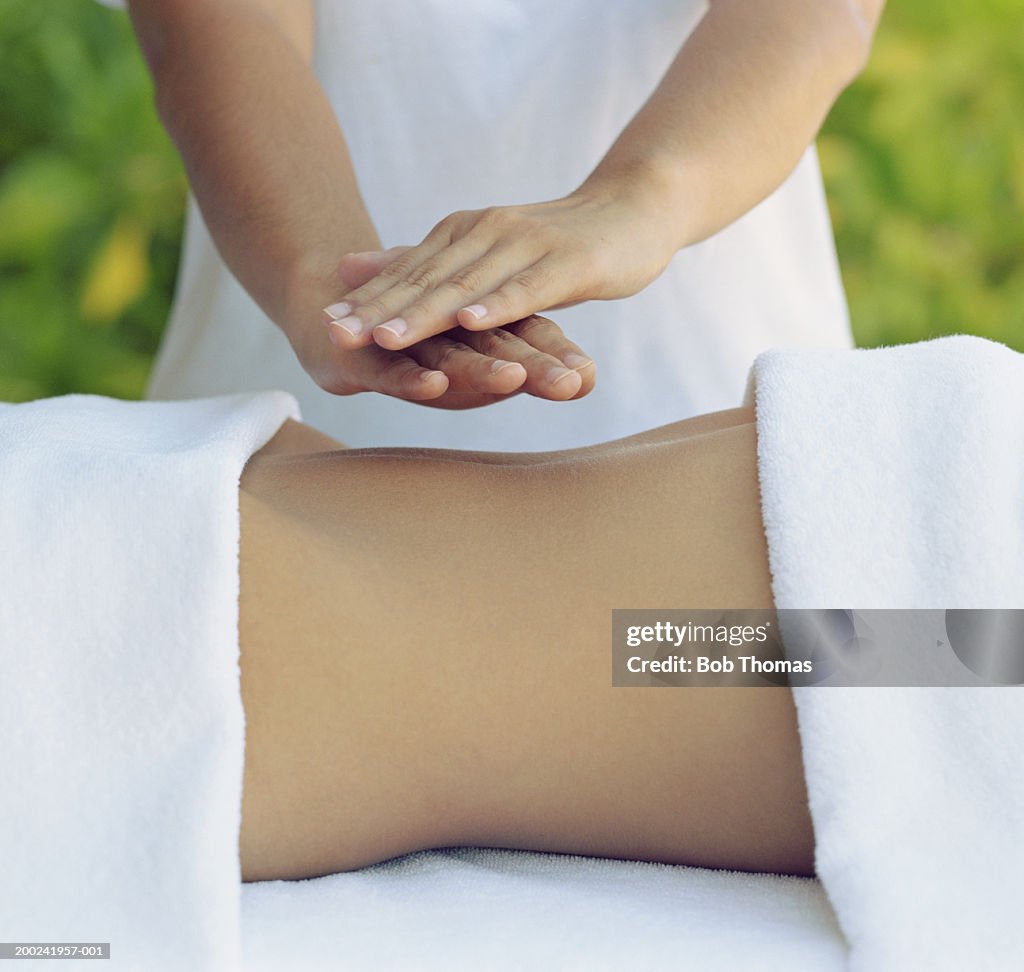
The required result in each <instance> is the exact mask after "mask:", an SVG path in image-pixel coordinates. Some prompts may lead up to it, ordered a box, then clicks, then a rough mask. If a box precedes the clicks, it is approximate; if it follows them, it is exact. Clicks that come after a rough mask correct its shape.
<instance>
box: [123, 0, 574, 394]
mask: <svg viewBox="0 0 1024 972" xmlns="http://www.w3.org/2000/svg"><path fill="white" fill-rule="evenodd" d="M129 7H130V12H131V16H132V21H133V24H134V26H135V31H136V34H137V36H138V39H139V43H140V45H141V47H142V50H143V52H144V54H145V57H146V60H147V62H148V64H149V67H150V70H151V72H152V75H153V79H154V83H155V86H156V104H157V109H158V111H159V113H160V117H161V119H162V120H163V122H164V125H165V127H166V128H167V130H168V132H169V133H170V135H171V137H172V138H173V140H174V142H175V144H176V145H177V147H178V150H179V152H180V154H181V157H182V159H183V160H184V163H185V168H186V170H187V172H188V176H189V180H190V183H191V186H192V189H193V192H194V193H195V196H196V199H197V201H198V203H199V206H200V208H201V209H202V212H203V216H204V218H205V221H206V224H207V226H208V228H209V230H210V233H211V235H212V237H213V239H214V241H215V242H216V244H217V248H218V250H219V251H220V253H221V255H222V256H223V258H224V260H225V262H226V263H227V265H228V266H229V267H230V269H231V270H232V272H233V273H234V274H235V276H236V277H237V278H238V280H239V281H240V282H241V284H242V285H243V286H244V287H245V289H246V290H247V291H248V292H249V294H250V295H251V296H252V297H253V299H254V300H256V302H257V303H258V304H259V305H260V306H261V307H262V308H263V310H264V311H265V312H266V314H267V316H268V317H270V318H271V320H273V321H274V322H275V323H277V324H278V325H279V326H280V327H281V328H282V330H283V331H284V333H285V334H286V335H287V336H288V338H289V340H290V342H291V344H292V347H293V348H294V349H295V352H296V354H297V355H298V357H299V360H300V361H301V362H302V364H303V366H304V367H305V368H306V370H307V371H308V372H309V373H310V375H311V376H312V377H313V378H314V379H315V380H316V381H317V382H318V383H319V384H320V385H321V386H322V387H324V388H325V389H327V390H328V391H332V392H335V393H338V394H348V393H351V392H356V391H363V390H374V391H381V392H384V393H385V394H390V395H395V396H397V397H401V398H410V399H415V400H418V401H430V402H431V403H432V404H444V405H447V406H449V407H465V406H467V405H470V404H474V405H475V404H485V403H487V402H488V401H492V400H498V399H500V398H503V397H506V396H507V394H509V393H513V392H515V391H517V390H519V389H520V388H522V390H525V391H528V392H530V393H532V394H538V395H541V396H543V397H549V398H563V397H566V395H565V394H564V393H563V392H562V391H553V390H552V385H551V383H550V382H547V383H545V380H543V379H539V380H534V377H535V376H547V375H548V374H549V373H550V372H551V369H552V368H553V367H555V366H559V365H561V363H562V362H561V360H559V359H555V358H552V357H551V356H550V355H549V354H546V353H545V354H541V355H539V356H538V355H536V354H533V353H532V352H534V349H535V348H543V351H545V352H551V353H552V354H557V355H559V358H560V359H561V358H564V357H565V356H566V355H567V354H571V353H575V352H579V348H577V347H576V346H575V345H571V346H570V344H569V342H567V341H565V340H564V337H563V336H562V335H561V332H560V331H557V328H554V329H553V330H552V328H553V325H552V326H550V327H548V328H547V329H545V328H533V329H531V331H530V334H531V338H530V339H529V341H527V340H525V339H520V338H519V337H516V338H514V339H512V340H511V346H510V348H509V355H508V357H513V359H514V362H513V366H512V368H505V369H504V370H502V372H501V374H500V375H499V374H497V373H496V369H492V366H493V365H494V362H495V359H494V358H493V357H491V356H488V355H484V354H479V353H477V351H478V350H479V349H478V348H469V347H466V348H465V349H460V350H459V351H458V353H456V354H453V353H452V352H451V344H452V342H451V341H450V340H448V339H447V338H445V339H444V340H443V341H442V342H440V343H439V342H434V343H432V344H427V345H425V346H424V347H422V348H419V349H417V350H416V352H415V353H414V352H410V353H409V354H408V355H406V354H402V355H395V354H392V353H387V352H384V353H382V351H381V349H380V348H369V349H363V350H362V351H361V352H360V353H358V354H353V353H352V352H351V351H348V350H344V349H340V348H337V347H335V346H333V345H332V344H331V342H330V341H329V340H328V332H327V330H326V329H325V328H324V325H323V322H322V320H321V314H320V309H321V308H322V307H323V306H324V305H325V304H328V303H331V302H334V301H337V300H338V299H339V298H340V297H341V296H342V295H343V294H344V293H345V291H346V290H347V289H348V288H347V287H345V286H344V285H343V283H342V280H341V277H340V276H339V275H338V263H339V260H340V259H341V257H342V256H343V255H344V254H346V253H350V252H354V251H365V250H375V249H378V248H379V247H380V240H379V238H378V236H377V232H376V230H375V229H374V226H373V224H372V222H371V219H370V216H369V214H368V213H367V210H366V207H365V205H364V203H363V199H362V197H361V195H360V192H359V187H358V185H357V182H356V176H355V172H354V170H353V166H352V161H351V158H350V156H349V151H348V146H347V145H346V142H345V138H344V135H343V134H342V131H341V128H340V126H339V124H338V121H337V119H336V118H335V116H334V112H333V110H332V109H331V106H330V104H329V102H328V100H327V97H326V95H325V94H324V92H323V90H322V89H321V87H320V85H319V83H318V81H317V80H316V77H315V76H314V74H313V71H312V68H311V64H312V56H313V31H314V16H313V5H312V2H311V0H130V4H129ZM474 338H475V335H474V336H471V337H470V338H469V342H467V343H471V342H472V341H473V339H474ZM538 338H542V339H540V340H539V339H538ZM524 348H525V351H524ZM538 359H539V360H538ZM433 369H442V370H438V371H435V370H433ZM563 370H564V369H563ZM592 385H593V381H592V378H591V379H587V381H586V382H584V383H582V385H581V382H580V381H578V380H577V381H576V382H575V383H574V384H572V385H571V387H572V390H571V392H570V393H569V395H570V397H571V395H572V394H574V393H578V394H585V393H586V392H587V391H589V390H590V387H592ZM565 387H566V384H565V383H563V384H562V386H561V388H562V389H564V388H565ZM449 393H451V394H449ZM459 396H462V397H461V398H460V397H459Z"/></svg>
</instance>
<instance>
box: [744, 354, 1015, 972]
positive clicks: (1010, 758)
mask: <svg viewBox="0 0 1024 972" xmlns="http://www.w3.org/2000/svg"><path fill="white" fill-rule="evenodd" d="M751 388H752V389H753V391H754V395H755V399H756V410H757V431H758V465H759V475H760V485H761V494H762V505H763V511H764V524H765V533H766V536H767V540H768V549H769V560H770V566H771V572H772V586H773V590H774V595H775V601H776V606H777V607H778V608H815V609H854V610H856V609H872V608H929V609H951V608H1021V607H1024V356H1022V355H1020V354H1018V353H1016V352H1014V351H1011V350H1010V349H1009V348H1006V347H1004V346H1003V345H1000V344H996V343H994V342H991V341H987V340H983V339H981V338H975V337H967V336H955V337H948V338H941V339H937V340H933V341H928V342H924V343H920V344H913V345H906V346H901V347H890V348H881V349H872V350H857V351H796V350H793V351H788V350H775V351H769V352H766V353H764V354H762V355H761V356H760V357H759V358H758V359H757V361H756V362H755V364H754V367H753V369H752V372H751ZM794 697H795V701H796V707H797V715H798V720H799V727H800V737H801V745H802V749H803V759H804V765H805V771H806V778H807V788H808V794H809V799H810V809H811V814H812V818H813V821H814V829H815V835H816V840H817V852H816V854H817V856H816V863H817V871H818V875H819V877H820V878H821V880H822V883H823V884H824V887H825V890H826V892H827V893H828V896H829V898H830V900H831V902H832V905H833V907H834V909H835V912H836V916H837V918H838V921H839V924H840V927H841V928H842V930H843V933H844V935H845V937H846V939H847V942H848V945H849V948H850V960H849V967H850V968H851V970H854V972H890V970H904V969H905V970H908V972H918V970H920V969H929V970H930V972H935V970H943V969H949V970H962V969H968V968H969V969H972V970H982V969H991V970H998V972H1005V970H1007V969H1011V968H1019V967H1020V963H1021V958H1022V956H1024V921H1022V920H1021V914H1022V911H1024V688H1018V687H1013V686H1007V687H994V688H992V687H989V688H984V687H977V688H971V687H967V688H963V687H961V688H951V687H933V688H924V687H907V688H866V687H860V688H856V687H846V688H835V687H814V686H807V687H798V688H795V689H794Z"/></svg>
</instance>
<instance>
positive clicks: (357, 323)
mask: <svg viewBox="0 0 1024 972" xmlns="http://www.w3.org/2000/svg"><path fill="white" fill-rule="evenodd" d="M331 323H332V324H336V325H337V326H338V327H340V328H341V329H342V330H343V331H348V333H349V334H351V335H352V337H359V335H360V334H362V333H363V322H362V321H361V320H359V318H358V317H343V318H341V320H340V321H331Z"/></svg>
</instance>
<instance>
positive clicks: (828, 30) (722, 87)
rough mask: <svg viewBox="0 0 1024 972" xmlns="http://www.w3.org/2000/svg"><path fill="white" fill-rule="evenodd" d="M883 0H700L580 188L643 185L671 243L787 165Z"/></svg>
mask: <svg viewBox="0 0 1024 972" xmlns="http://www.w3.org/2000/svg"><path fill="white" fill-rule="evenodd" d="M883 3H884V0H827V2H826V0H711V4H710V9H709V11H708V13H707V15H706V16H705V17H704V19H703V21H702V22H701V23H700V25H699V26H698V27H697V28H696V30H695V31H694V33H693V35H692V36H691V37H690V39H689V40H688V41H687V42H686V43H685V44H684V45H683V47H682V49H681V50H680V52H679V54H678V55H677V56H676V58H675V60H674V61H673V63H672V65H671V66H670V67H669V69H668V71H667V72H666V74H665V76H664V78H663V79H662V81H661V83H660V85H659V86H658V88H657V89H656V90H655V91H654V93H653V94H652V96H651V97H650V99H648V101H647V103H646V104H645V105H644V106H643V108H642V109H641V110H640V111H639V112H638V113H637V115H636V116H635V117H634V119H633V120H632V121H631V122H630V124H629V125H628V126H627V128H626V129H625V131H624V132H623V133H622V135H621V136H620V137H619V139H618V140H617V141H616V142H615V144H614V145H613V146H612V148H611V150H610V151H609V152H608V154H607V155H606V156H605V158H604V159H603V160H602V161H601V163H600V165H598V167H597V169H595V171H594V173H593V174H592V175H591V177H590V178H589V179H588V180H587V182H586V183H585V184H584V188H587V187H588V186H590V187H597V186H600V185H602V184H604V183H607V182H608V181H609V180H610V181H612V182H614V181H616V180H619V179H621V178H623V177H628V178H630V179H637V178H639V179H640V180H642V181H644V182H646V183H647V184H648V185H649V186H650V187H651V190H652V191H653V192H654V193H655V194H656V195H657V196H658V197H659V198H660V200H661V201H662V202H663V205H664V207H665V209H666V211H669V212H671V213H672V215H673V217H674V218H676V217H678V218H677V219H676V226H677V233H678V237H677V242H678V246H679V247H683V246H688V245H689V244H691V243H696V242H698V241H700V240H702V239H705V238H706V237H708V236H711V235H712V234H714V233H716V232H718V230H720V229H722V228H723V227H725V226H727V225H728V224H729V223H731V222H733V221H734V220H735V219H737V218H739V217H740V216H741V215H743V214H744V213H745V212H747V210H749V209H750V208H752V207H753V206H754V205H756V204H757V203H758V202H760V201H761V200H762V199H764V198H765V197H766V196H767V195H768V194H770V193H771V192H772V191H773V190H774V189H776V188H777V187H778V186H779V185H780V184H781V183H782V182H783V181H784V180H785V179H786V177H787V176H788V175H789V173H790V172H791V171H792V170H793V168H794V167H795V165H796V163H797V162H798V161H799V159H800V157H801V155H802V154H803V152H804V150H805V149H806V148H807V146H808V145H809V144H810V143H811V142H812V141H813V140H814V138H815V137H816V135H817V132H818V129H819V128H820V126H821V123H822V122H823V120H824V118H825V116H826V114H827V113H828V111H829V109H830V108H831V106H832V104H833V102H834V101H835V99H836V98H837V97H838V95H839V94H840V92H841V91H842V90H843V88H845V87H846V85H847V84H849V83H850V81H852V80H853V78H854V77H856V75H857V74H858V73H859V71H860V70H861V68H862V67H863V64H864V62H865V60H866V58H867V55H868V51H869V49H870V43H871V37H872V35H873V33H874V29H875V26H876V24H877V21H878V18H879V16H880V14H881V9H882V6H883Z"/></svg>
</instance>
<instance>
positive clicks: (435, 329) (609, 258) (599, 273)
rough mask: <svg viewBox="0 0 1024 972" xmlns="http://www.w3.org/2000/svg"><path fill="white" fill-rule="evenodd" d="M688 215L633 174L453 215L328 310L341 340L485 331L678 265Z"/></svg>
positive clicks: (386, 341) (616, 294) (404, 344)
mask: <svg viewBox="0 0 1024 972" xmlns="http://www.w3.org/2000/svg"><path fill="white" fill-rule="evenodd" d="M677 223H678V218H677V216H676V215H675V214H673V213H672V212H671V211H666V207H665V206H664V196H663V194H659V193H658V192H657V191H654V190H653V187H651V186H650V185H648V184H646V183H643V182H641V181H640V180H635V181H633V182H630V181H629V180H626V179H616V180H614V181H612V182H604V183H601V184H599V185H595V186H584V187H582V188H581V189H580V190H577V192H575V193H573V194H571V195H570V196H567V197H565V198H563V199H557V200H553V201H550V202H543V203H536V204H533V205H528V206H503V207H497V208H492V209H484V210H476V211H473V212H459V213H454V214H453V215H451V216H448V217H446V218H445V219H443V220H441V222H440V223H438V224H437V226H435V227H434V229H433V230H432V231H431V232H430V233H429V235H428V236H427V237H426V238H425V239H424V240H423V242H422V243H420V244H419V245H418V246H414V247H412V248H411V249H409V250H407V251H406V252H404V253H402V254H401V255H400V256H399V257H398V258H397V259H396V260H394V261H393V262H392V263H390V264H389V265H387V266H386V267H384V268H383V269H382V270H381V272H380V273H378V274H376V275H375V276H374V277H373V279H371V280H369V281H368V282H366V283H363V284H362V285H360V286H358V287H356V288H355V289H354V290H352V291H351V292H350V293H348V294H347V295H346V297H345V304H344V306H342V307H341V308H337V307H335V308H328V314H330V315H332V316H333V317H334V318H335V321H336V324H335V326H336V327H337V329H338V331H337V338H338V343H339V346H341V347H346V348H353V349H354V348H361V347H366V346H368V345H371V344H373V343H375V344H376V345H377V346H379V347H381V348H387V349H389V350H401V349H405V348H408V347H409V346H410V345H414V344H416V342H419V341H423V340H424V339H425V338H429V337H431V336H432V335H435V334H441V333H442V332H445V331H448V330H449V329H451V328H456V327H458V328H461V329H462V330H463V331H465V332H468V333H473V332H482V331H486V330H489V329H491V328H495V327H499V326H502V325H508V324H511V323H512V322H513V321H518V320H520V319H522V318H525V317H528V316H529V315H531V314H536V313H540V312H543V311H548V310H551V309H554V308H560V307H569V306H572V305H573V304H578V303H580V302H582V301H585V300H595V299H598V300H612V299H616V298H621V297H628V296H630V295H631V294H635V293H637V292H638V291H639V290H642V289H643V288H644V287H646V286H647V284H649V283H650V282H651V281H652V280H654V279H655V278H656V277H657V276H658V275H659V274H660V273H661V272H662V271H663V270H664V269H665V267H666V266H667V265H668V262H669V261H670V260H671V258H672V256H673V254H674V253H675V252H676V249H677V248H678V240H677V239H676V236H675V234H676V231H677V230H676V224H677ZM365 256H366V255H361V257H362V258H365ZM357 259H358V258H354V257H349V258H347V260H348V261H349V263H348V264H347V263H346V261H345V260H343V261H342V266H343V268H345V267H347V266H349V265H351V264H352V261H355V260H357ZM463 339H464V338H463Z"/></svg>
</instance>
